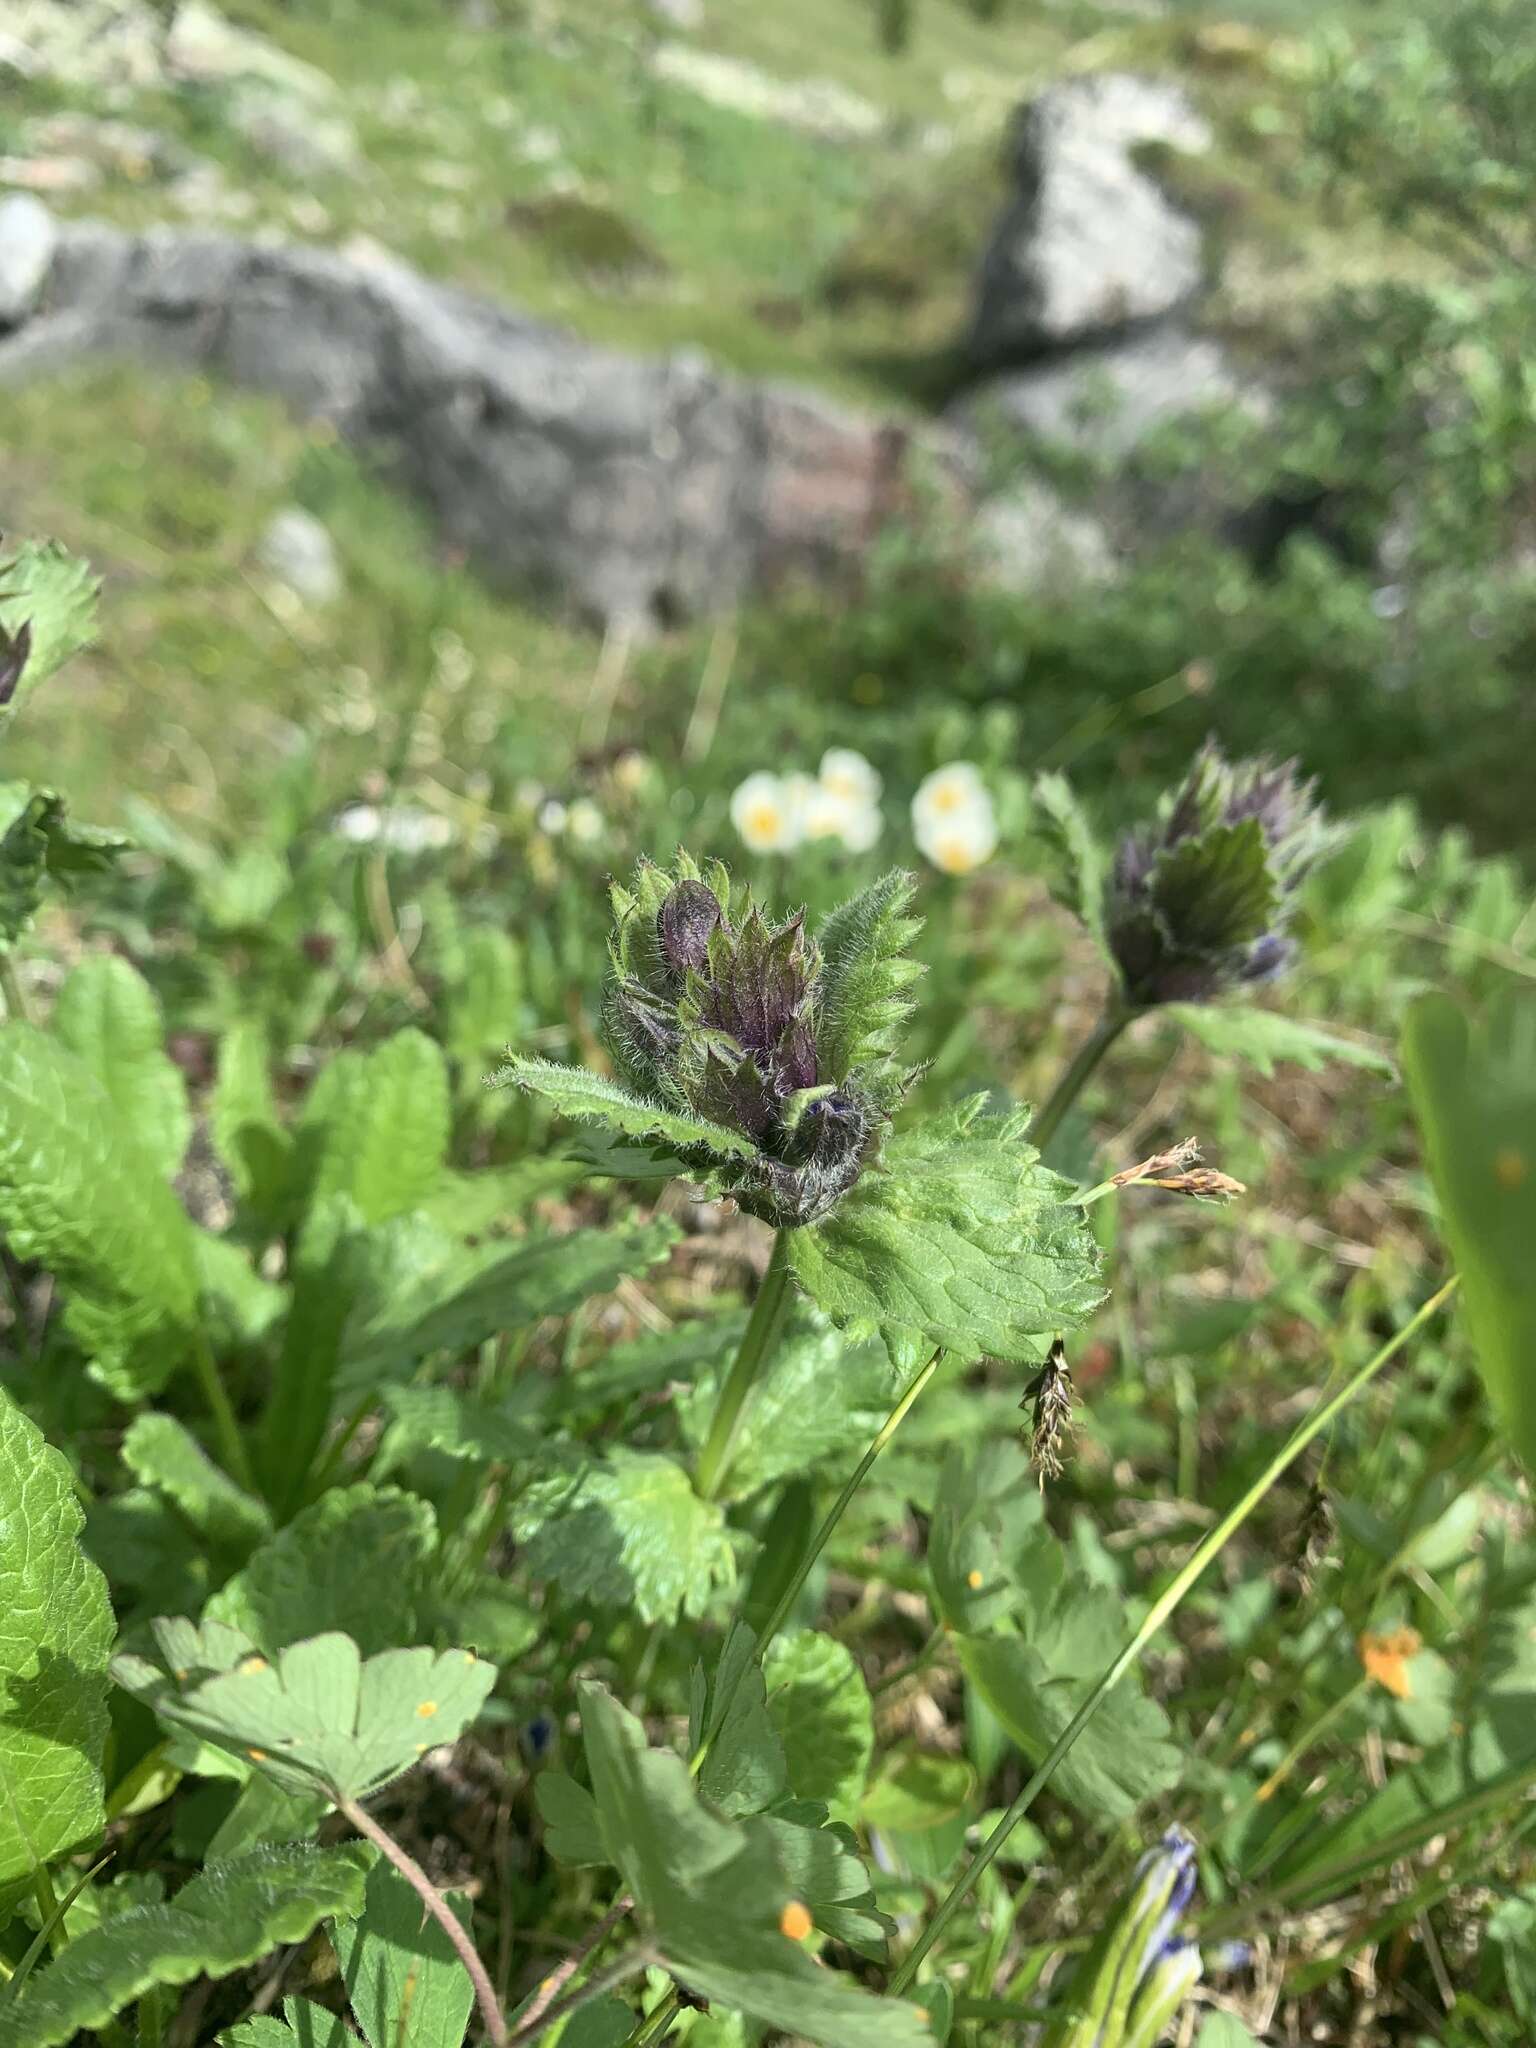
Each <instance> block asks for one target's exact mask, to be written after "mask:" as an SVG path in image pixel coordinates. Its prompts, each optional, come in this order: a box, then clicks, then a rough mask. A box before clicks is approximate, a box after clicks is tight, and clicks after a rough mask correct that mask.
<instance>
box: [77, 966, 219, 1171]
mask: <svg viewBox="0 0 1536 2048" xmlns="http://www.w3.org/2000/svg"><path fill="white" fill-rule="evenodd" d="M53 1028H54V1030H55V1031H56V1032H57V1033H58V1035H59V1037H60V1038H62V1039H63V1041H64V1043H65V1044H66V1045H67V1046H68V1047H69V1049H70V1051H71V1052H73V1053H75V1054H76V1055H77V1056H78V1057H79V1058H80V1059H82V1060H83V1061H84V1062H85V1064H86V1065H87V1066H88V1067H89V1068H90V1070H91V1072H92V1073H93V1074H94V1075H95V1076H96V1078H97V1080H98V1081H99V1082H100V1083H101V1085H102V1087H103V1088H104V1089H105V1090H106V1092H107V1094H108V1095H109V1096H110V1097H111V1098H112V1101H113V1103H114V1104H115V1105H116V1107H117V1111H118V1114H119V1115H120V1116H121V1117H122V1120H123V1122H124V1124H125V1125H126V1126H127V1127H128V1128H129V1129H130V1130H131V1131H132V1132H133V1134H134V1136H135V1137H136V1138H137V1139H138V1141H139V1144H140V1145H141V1146H142V1147H143V1149H144V1151H145V1153H146V1154H147V1155H148V1156H149V1158H150V1159H151V1160H153V1162H154V1164H155V1167H156V1169H157V1170H158V1171H159V1172H160V1173H162V1174H163V1175H164V1176H165V1177H166V1179H167V1180H169V1179H170V1178H171V1177H172V1175H174V1174H175V1173H176V1172H177V1170H178V1169H179V1167H180V1165H181V1162H182V1160H183V1159H184V1158H185V1157H186V1152H187V1143H188V1140H189V1139H190V1138H191V1136H192V1111H191V1109H190V1108H189V1106H188V1103H187V1084H186V1082H185V1081H184V1080H183V1079H182V1075H181V1069H180V1068H179V1067H178V1066H177V1065H176V1063H175V1061H174V1060H172V1059H171V1058H170V1057H169V1055H168V1054H167V1052H166V1050H165V1025H164V1022H163V1020H162V1018H161V1015H160V1005H159V1004H158V1003H157V1002H156V1001H155V997H154V993H153V991H152V990H151V988H150V986H149V983H148V982H147V981H145V979H144V977H143V975H141V974H140V973H139V972H138V971H137V970H136V969H135V968H133V967H130V966H129V964H128V962H127V961H126V960H120V959H118V957H117V956H116V955H115V954H113V953H93V954H91V955H90V957H89V958H88V959H85V960H82V961H81V962H80V965H79V966H78V967H76V968H75V969H73V971H72V972H71V973H70V975H69V976H68V978H67V980H66V981H65V983H64V986H63V987H62V988H61V989H60V990H59V996H58V1001H57V1003H56V1004H55V1006H54V1012H53Z"/></svg>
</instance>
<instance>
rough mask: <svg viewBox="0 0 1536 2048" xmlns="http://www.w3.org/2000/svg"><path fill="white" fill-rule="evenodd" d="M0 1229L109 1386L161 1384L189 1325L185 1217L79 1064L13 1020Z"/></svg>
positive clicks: (0, 1139) (0, 1119) (8, 1029)
mask: <svg viewBox="0 0 1536 2048" xmlns="http://www.w3.org/2000/svg"><path fill="white" fill-rule="evenodd" d="M0 1226H3V1228H4V1231H5V1235H6V1238H7V1240H8V1242H9V1244H10V1247H11V1249H12V1251H13V1252H14V1253H15V1254H16V1256H17V1257H18V1258H21V1259H30V1260H36V1261H37V1262H38V1263H39V1264H40V1265H44V1266H46V1267H47V1268H48V1269H49V1270H50V1271H51V1272H52V1273H54V1274H55V1275H56V1277H57V1278H58V1280H59V1282H60V1284H61V1287H62V1289H63V1292H64V1297H65V1301H66V1304H67V1308H66V1313H67V1316H68V1320H69V1325H70V1328H71V1330H72V1331H73V1332H74V1334H75V1336H76V1337H77V1338H78V1339H79V1341H80V1343H81V1345H82V1346H83V1347H84V1348H85V1349H86V1350H87V1351H88V1352H90V1353H91V1354H92V1356H93V1360H94V1363H95V1367H96V1370H97V1373H98V1375H99V1376H100V1378H101V1379H102V1380H103V1381H104V1382H105V1384H106V1385H107V1386H108V1387H109V1388H110V1389H111V1390H112V1392H113V1393H115V1394H117V1395H118V1396H119V1398H120V1399H138V1398H142V1397H143V1396H144V1395H145V1394H149V1393H154V1392H157V1391H158V1390H159V1389H160V1388H161V1387H163V1386H164V1385H165V1383H166V1381H167V1380H168V1379H169V1378H170V1376H171V1374H172V1372H173V1371H174V1370H175V1368H176V1366H177V1364H178V1363H179V1362H180V1360H181V1358H182V1356H183V1355H184V1353H185V1350H186V1346H187V1342H188V1339H189V1337H190V1334H191V1332H192V1330H193V1328H194V1326H195V1324H196V1320H197V1313H198V1305H197V1298H198V1282H197V1272H196V1261H195V1258H194V1253H193V1241H192V1240H193V1232H192V1225H191V1222H190V1221H189V1220H188V1217H187V1215H186V1213H185V1211H184V1210H183V1209H182V1207H181V1205H180V1203H179V1202H178V1201H177V1199H176V1197H175V1195H174V1194H173V1193H172V1192H171V1189H170V1187H169V1186H168V1184H167V1183H166V1182H165V1181H164V1180H163V1179H162V1178H161V1176H160V1174H159V1172H158V1171H157V1170H156V1167H155V1164H154V1161H153V1159H152V1158H151V1157H150V1156H149V1155H148V1154H147V1153H146V1152H145V1151H144V1149H143V1147H142V1145H141V1144H140V1143H139V1141H138V1139H137V1138H136V1136H135V1135H134V1133H133V1131H132V1130H131V1129H130V1128H129V1127H128V1126H126V1125H125V1124H124V1122H123V1119H122V1116H121V1115H120V1113H119V1111H118V1108H117V1105H116V1104H115V1103H114V1102H113V1100H112V1098H111V1097H110V1096H109V1095H108V1094H107V1092H106V1090H105V1089H104V1088H103V1087H102V1085H101V1083H100V1082H99V1081H98V1080H97V1078H96V1076H95V1074H93V1073H92V1071H91V1069H90V1068H89V1067H88V1066H87V1065H86V1064H85V1063H84V1061H82V1060H81V1059H79V1058H78V1057H77V1056H76V1055H75V1054H74V1053H72V1052H71V1051H70V1050H69V1049H68V1047H67V1046H64V1045H62V1044H60V1043H59V1041H58V1040H57V1039H54V1038H49V1037H46V1036H45V1035H44V1034H43V1033H42V1032H40V1031H36V1030H34V1029H33V1028H32V1027H31V1026H30V1025H27V1024H19V1023H12V1024H7V1025H6V1026H5V1027H4V1028H3V1029H0Z"/></svg>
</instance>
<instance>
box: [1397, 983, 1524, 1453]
mask: <svg viewBox="0 0 1536 2048" xmlns="http://www.w3.org/2000/svg"><path fill="white" fill-rule="evenodd" d="M1403 1067H1404V1071H1405V1073H1406V1075H1407V1080H1408V1089H1409V1094H1410V1096H1411V1097H1412V1101H1413V1108H1414V1114H1415V1116H1416V1117H1417V1118H1418V1122H1419V1128H1420V1130H1421V1131H1422V1132H1423V1134H1424V1149H1425V1152H1426V1153H1427V1155H1428V1160H1429V1170H1430V1174H1431V1177H1432V1179H1433V1181H1434V1185H1435V1192H1436V1194H1437V1195H1438V1197H1439V1200H1440V1211H1441V1218H1442V1222H1443V1226H1444V1230H1445V1235H1446V1237H1447V1239H1448V1240H1449V1243H1450V1247H1451V1250H1452V1252H1453V1253H1454V1254H1455V1258H1456V1265H1457V1269H1458V1270H1459V1272H1460V1274H1461V1283H1462V1299H1463V1301H1464V1302H1465V1305H1466V1315H1467V1321H1468V1323H1469V1325H1470V1327H1471V1331H1472V1338H1473V1343H1474V1345H1475V1346H1476V1353H1477V1362H1478V1367H1479V1370H1480V1371H1481V1373H1482V1378H1483V1384H1484V1386H1485V1387H1486V1389H1487V1392H1488V1398H1489V1400H1490V1402H1491V1403H1492V1405H1493V1410H1494V1413H1495V1414H1496V1415H1497V1416H1498V1418H1499V1423H1500V1426H1501V1427H1502V1429H1503V1430H1504V1432H1505V1434H1506V1435H1507V1436H1508V1438H1509V1440H1510V1442H1511V1443H1512V1444H1513V1446H1514V1448H1515V1450H1516V1452H1517V1454H1518V1455H1519V1456H1520V1458H1521V1459H1522V1460H1523V1461H1524V1463H1525V1467H1526V1470H1527V1471H1528V1472H1530V1473H1532V1474H1536V1371H1533V1367H1532V1361H1533V1360H1536V1284H1533V1281H1532V1262H1533V1250H1532V1248H1533V1246H1536V1000H1533V999H1532V997H1531V996H1530V994H1529V993H1527V992H1525V991H1518V992H1511V993H1510V994H1509V995H1507V996H1505V997H1504V998H1503V999H1502V1000H1500V1001H1499V1002H1497V1003H1495V1004H1493V1005H1492V1006H1491V1007H1490V1008H1489V1009H1488V1010H1487V1011H1486V1012H1484V1013H1483V1014H1481V1015H1479V1016H1476V1017H1469V1016H1468V1015H1467V1014H1466V1013H1465V1012H1464V1011H1463V1010H1461V1009H1460V1008H1459V1007H1458V1006H1457V1005H1456V1004H1455V1003H1453V1002H1452V1001H1451V999H1450V997H1449V996H1444V995H1426V996H1421V997H1420V998H1419V999H1418V1001H1417V1002H1415V1003H1414V1004H1413V1005H1412V1007H1411V1008H1410V1009H1409V1012H1408V1020H1407V1024H1406V1027H1405V1029H1404V1033H1403Z"/></svg>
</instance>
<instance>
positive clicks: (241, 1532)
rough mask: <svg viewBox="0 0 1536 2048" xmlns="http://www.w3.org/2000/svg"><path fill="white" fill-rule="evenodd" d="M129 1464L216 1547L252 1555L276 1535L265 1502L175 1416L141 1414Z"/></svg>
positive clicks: (130, 1436)
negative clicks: (216, 1460) (240, 1483)
mask: <svg viewBox="0 0 1536 2048" xmlns="http://www.w3.org/2000/svg"><path fill="white" fill-rule="evenodd" d="M122 1457H123V1463H124V1464H125V1465H126V1466H127V1467H128V1469H129V1471H130V1472H132V1473H133V1475H134V1477H135V1478H136V1479H139V1480H141V1481H142V1482H143V1484H144V1485H145V1486H148V1487H152V1488H153V1489H154V1490H155V1491H156V1492H157V1493H162V1494H164V1495H165V1497H166V1499H167V1500H169V1501H172V1502H174V1504H175V1505H176V1507H177V1508H178V1509H180V1511H181V1513H182V1514H183V1515H184V1516H185V1518H186V1520H187V1521H188V1523H189V1524H190V1525H191V1527H192V1528H193V1530H194V1531H195V1532H196V1533H197V1535H198V1536H200V1537H201V1538H202V1539H203V1540H204V1541H205V1542H206V1543H208V1544H209V1545H211V1546H212V1547H213V1548H214V1549H215V1550H221V1551H225V1552H229V1553H233V1554H234V1555H235V1556H237V1557H241V1558H244V1557H248V1556H249V1555H250V1553H251V1552H252V1551H253V1550H254V1549H255V1548H256V1546H257V1545H258V1544H259V1543H263V1542H265V1541H266V1540H267V1539H268V1538H269V1537H270V1536H271V1534H272V1517H271V1515H270V1514H269V1513H268V1511H267V1507H266V1503H265V1502H264V1501H259V1500H257V1499H256V1498H255V1496H254V1495H252V1494H249V1493H247V1492H246V1491H245V1489H244V1488H243V1487H241V1486H237V1485H236V1484H235V1482H234V1480H233V1479H231V1478H230V1477H229V1475H228V1473H226V1472H224V1471H223V1470H222V1469H221V1468H220V1467H219V1466H218V1465H215V1464H214V1462H213V1460H212V1459H211V1458H210V1457H209V1455H208V1453H207V1452H206V1451H205V1450H204V1449H203V1447H202V1445H201V1444H200V1443H199V1442H198V1441H197V1438H196V1437H195V1436H193V1434H192V1433H191V1431H190V1430H189V1429H188V1428H187V1427H186V1426H185V1424H184V1423H180V1422H178V1421H177V1420H176V1418H175V1417H174V1416H173V1415H140V1416H138V1417H137V1418H136V1419H135V1421H134V1422H133V1424H132V1425H131V1426H130V1428H129V1430H128V1433H127V1435H126V1436H125V1437H124V1438H123V1447H122Z"/></svg>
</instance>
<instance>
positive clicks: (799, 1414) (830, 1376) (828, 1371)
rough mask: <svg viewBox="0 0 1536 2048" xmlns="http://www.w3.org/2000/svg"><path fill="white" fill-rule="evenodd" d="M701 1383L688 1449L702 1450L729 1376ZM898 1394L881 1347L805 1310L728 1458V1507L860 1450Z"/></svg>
mask: <svg viewBox="0 0 1536 2048" xmlns="http://www.w3.org/2000/svg"><path fill="white" fill-rule="evenodd" d="M725 1355H726V1354H725V1352H724V1350H723V1349H722V1350H721V1351H720V1352H719V1353H718V1354H717V1358H718V1365H719V1369H718V1370H717V1371H715V1372H711V1373H708V1374H706V1375H705V1376H703V1377H702V1378H701V1379H700V1381H699V1383H698V1384H697V1385H696V1386H695V1387H694V1388H693V1389H692V1391H691V1392H690V1393H689V1395H688V1397H687V1398H686V1400H684V1401H683V1402H681V1403H680V1404H679V1410H678V1412H679V1417H680V1419H681V1421H682V1425H683V1431H684V1434H685V1435H686V1436H687V1438H688V1440H689V1442H690V1443H692V1444H694V1445H695V1446H698V1445H701V1444H702V1443H703V1442H704V1440H705V1438H706V1436H707V1435H708V1432H709V1424H710V1418H711V1416H712V1415H713V1413H714V1405H715V1401H716V1398H717V1396H718V1393H719V1381H720V1375H721V1373H722V1372H723V1371H724V1369H725V1363H724V1361H725ZM894 1394H895V1382H894V1380H893V1377H892V1373H891V1367H890V1360H889V1358H888V1357H887V1355H886V1352H885V1349H884V1347H883V1346H882V1345H880V1344H878V1343H875V1342H873V1341H864V1342H860V1341H858V1340H856V1339H855V1338H853V1337H852V1336H850V1335H849V1334H848V1333H846V1332H844V1331H841V1330H838V1329H836V1328H835V1327H833V1326H832V1325H831V1324H829V1323H828V1322H827V1321H826V1319H825V1318H824V1317H822V1316H818V1315H817V1314H816V1313H815V1311H814V1310H811V1309H807V1308H802V1309H801V1310H800V1312H799V1314H798V1315H797V1316H796V1318H795V1321H794V1323H793V1324H792V1326H791V1327H790V1329H789V1330H788V1332H787V1333H786V1335H785V1336H784V1338H783V1340H782V1342H781V1343H780V1344H779V1346H778V1348H777V1349H776V1350H775V1352H774V1354H773V1357H772V1359H771V1360H770V1362H769V1364H768V1368H767V1370H766V1371H765V1372H764V1374H763V1376H762V1378H761V1379H760V1380H759V1381H758V1383H757V1385H756V1386H755V1387H754V1388H753V1390H752V1401H751V1404H750V1406H749V1407H748V1409H747V1412H746V1415H745V1417H744V1418H743V1421H742V1425H741V1430H740V1433H739V1435H738V1437H737V1439H736V1447H735V1450H734V1452H733V1453H732V1457H731V1465H730V1471H729V1475H728V1479H727V1483H726V1485H725V1487H724V1489H723V1491H722V1493H721V1496H720V1497H721V1499H723V1500H745V1499H747V1498H748V1497H749V1496H750V1495H751V1494H754V1493H757V1492H759V1491H760V1490H761V1489H762V1488H763V1487H765V1486H771V1485H773V1484H774V1483H775V1481H777V1480H780V1479H787V1478H791V1477H794V1476H796V1475H799V1474H803V1473H806V1472H809V1471H811V1470H812V1469H814V1467H815V1466H816V1465H818V1464H819V1463H820V1462H821V1461H822V1460H823V1459H824V1458H830V1457H834V1456H836V1455H837V1454H838V1453H839V1452H842V1451H846V1450H848V1449H850V1448H851V1447H852V1446H853V1445H855V1444H856V1445H858V1447H859V1448H860V1449H861V1450H862V1449H863V1447H864V1445H865V1444H867V1443H868V1442H869V1440H870V1438H871V1437H872V1436H873V1435H874V1433H875V1431H876V1430H877V1429H879V1427H880V1425H881V1424H882V1423H883V1422H884V1420H885V1418H886V1416H887V1414H888V1413H889V1412H890V1407H891V1401H892V1399H893V1398H894Z"/></svg>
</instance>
